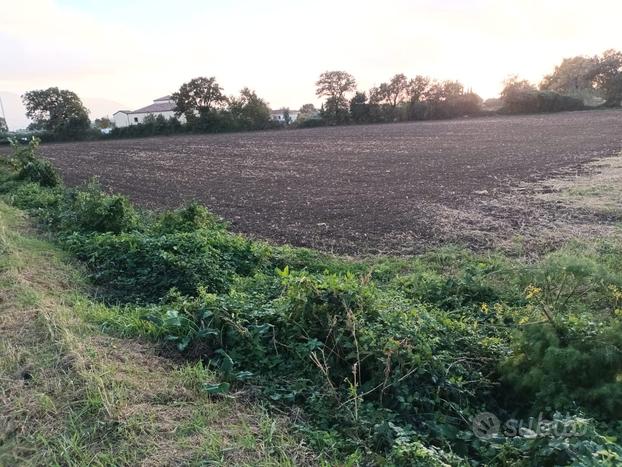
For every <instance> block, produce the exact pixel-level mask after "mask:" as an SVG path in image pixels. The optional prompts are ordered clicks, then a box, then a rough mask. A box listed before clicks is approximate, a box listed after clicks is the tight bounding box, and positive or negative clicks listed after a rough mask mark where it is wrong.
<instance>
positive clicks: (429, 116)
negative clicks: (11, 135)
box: [0, 50, 622, 140]
mask: <svg viewBox="0 0 622 467" xmlns="http://www.w3.org/2000/svg"><path fill="white" fill-rule="evenodd" d="M315 87H316V92H315V94H316V96H317V97H318V98H321V99H322V100H323V101H322V105H321V107H320V109H316V108H315V106H314V105H313V104H305V105H304V106H302V107H301V108H300V110H299V111H298V114H297V117H298V118H297V119H296V120H295V122H293V121H292V119H290V118H289V111H288V109H285V110H284V115H285V119H284V121H283V122H275V121H273V120H272V118H271V111H270V107H269V106H268V103H267V102H266V101H265V100H264V99H262V98H260V97H259V96H258V95H257V93H256V92H255V91H253V90H251V89H249V88H244V89H242V90H241V91H240V93H239V95H237V96H227V95H226V94H225V92H224V90H223V88H222V87H221V85H220V84H219V83H218V82H217V81H216V79H215V78H214V77H197V78H194V79H192V80H190V81H188V82H186V83H184V84H182V85H181V86H180V88H179V89H178V90H177V91H176V92H175V93H173V94H172V98H173V100H174V101H175V105H176V111H175V117H174V118H170V119H166V118H164V117H162V116H161V115H160V116H154V115H150V116H148V117H147V118H145V120H144V122H143V123H141V124H138V125H131V126H129V127H124V128H114V124H113V122H111V121H110V119H108V118H100V119H96V120H95V121H94V122H91V121H90V119H89V111H88V109H87V108H86V107H85V106H84V104H83V103H82V101H81V100H80V98H79V97H78V95H77V94H76V93H74V92H72V91H69V90H62V89H59V88H56V87H52V88H48V89H43V90H34V91H29V92H27V93H26V94H24V95H23V96H22V100H23V102H24V106H25V108H26V116H27V117H28V118H29V119H31V120H32V123H31V125H30V126H29V128H28V129H29V130H31V131H34V132H38V133H39V135H40V137H42V139H44V140H74V139H85V138H96V137H131V136H150V135H157V134H173V133H182V132H197V133H204V132H227V131H250V130H265V129H271V128H278V127H282V126H293V127H308V126H321V125H343V124H362V123H388V122H397V121H413V120H433V119H447V118H456V117H462V116H475V115H483V114H487V113H541V112H558V111H564V110H581V109H584V108H591V107H595V106H602V107H619V106H620V104H621V102H622V52H620V51H616V50H607V51H605V52H604V53H603V54H601V55H596V56H593V57H584V56H579V57H573V58H567V59H564V60H563V61H562V62H561V64H559V65H558V66H557V67H556V68H555V70H554V71H553V73H551V74H550V75H547V76H545V77H544V79H543V80H542V81H541V82H540V83H539V84H538V85H536V84H534V83H530V82H529V81H526V80H523V79H520V78H519V77H517V76H513V77H510V78H508V79H507V80H506V82H505V83H504V87H503V90H502V92H501V94H500V97H499V98H498V99H489V100H488V101H483V99H482V98H481V97H480V96H478V95H477V94H476V93H474V92H473V91H472V90H468V89H465V87H464V86H463V85H462V84H461V83H460V82H458V81H438V80H434V79H431V78H429V77H426V76H421V75H417V76H414V77H412V78H409V77H407V76H406V75H405V74H403V73H398V74H396V75H394V76H393V77H391V78H390V79H389V80H387V81H386V82H383V83H381V84H379V85H377V86H374V87H372V88H371V89H369V90H360V89H359V88H358V87H357V82H356V79H355V78H354V76H352V75H351V74H350V73H347V72H345V71H327V72H324V73H322V74H321V75H320V77H319V79H318V80H317V82H316V83H315ZM182 116H183V117H184V119H183V120H184V123H182V122H181V121H180V118H181V117H182ZM106 128H110V129H111V132H110V134H109V135H102V134H101V131H100V130H101V129H106ZM7 131H8V129H7V128H6V122H4V121H0V134H2V133H6V132H7Z"/></svg>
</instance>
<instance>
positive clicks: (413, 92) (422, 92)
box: [407, 75, 432, 104]
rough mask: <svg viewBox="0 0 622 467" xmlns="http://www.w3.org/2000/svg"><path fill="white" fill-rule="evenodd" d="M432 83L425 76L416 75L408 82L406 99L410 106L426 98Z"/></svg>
mask: <svg viewBox="0 0 622 467" xmlns="http://www.w3.org/2000/svg"><path fill="white" fill-rule="evenodd" d="M431 84H432V81H431V80H430V78H428V77H427V76H421V75H417V76H415V77H414V78H413V79H411V80H410V81H409V82H408V89H407V92H408V98H409V100H410V102H411V103H412V104H414V103H415V102H419V101H421V100H422V99H424V98H425V97H426V96H427V93H428V92H429V90H430V85H431Z"/></svg>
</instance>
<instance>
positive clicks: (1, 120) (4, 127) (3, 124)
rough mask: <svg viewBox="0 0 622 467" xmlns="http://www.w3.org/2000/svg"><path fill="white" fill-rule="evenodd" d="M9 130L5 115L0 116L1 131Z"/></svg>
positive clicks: (6, 131)
mask: <svg viewBox="0 0 622 467" xmlns="http://www.w3.org/2000/svg"><path fill="white" fill-rule="evenodd" d="M8 132H9V127H8V125H7V124H6V120H5V119H4V117H0V133H8Z"/></svg>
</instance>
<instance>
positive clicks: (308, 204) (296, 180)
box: [42, 111, 622, 254]
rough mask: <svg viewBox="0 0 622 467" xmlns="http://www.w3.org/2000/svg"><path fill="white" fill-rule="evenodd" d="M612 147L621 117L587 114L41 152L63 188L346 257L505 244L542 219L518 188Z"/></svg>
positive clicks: (620, 132)
mask: <svg viewBox="0 0 622 467" xmlns="http://www.w3.org/2000/svg"><path fill="white" fill-rule="evenodd" d="M621 149H622V112H620V111H589V112H572V113H561V114H555V115H542V116H533V115H531V116H518V117H494V118H481V119H462V120H453V121H442V122H416V123H401V124H389V125H370V126H351V127H337V128H316V129H308V130H297V131H272V132H257V133H241V134H221V135H189V136H175V137H157V138H148V139H133V140H113V141H105V142H88V143H68V144H52V145H46V146H44V147H42V153H43V155H44V156H46V157H48V158H50V159H51V160H52V161H53V163H54V164H55V165H56V166H57V167H58V168H59V169H60V170H61V172H62V174H63V176H64V178H65V180H66V182H67V183H69V184H78V183H82V182H84V181H86V180H87V179H88V178H90V177H92V176H97V177H99V179H100V181H101V183H102V185H104V186H105V187H108V188H110V189H112V190H114V191H117V192H121V193H124V194H127V195H128V196H129V197H130V198H131V199H132V200H134V201H135V202H137V203H139V204H141V205H144V206H147V207H151V208H161V207H176V206H179V205H181V204H183V203H185V202H187V201H189V200H193V199H196V200H199V201H201V202H202V203H204V204H206V205H207V206H208V207H209V209H211V210H212V211H213V212H215V213H217V214H219V215H220V216H222V217H223V218H225V219H226V220H228V221H229V222H230V223H231V226H232V229H233V230H235V231H238V232H243V233H246V234H251V235H252V236H255V237H258V238H264V239H269V240H271V241H273V242H278V243H291V244H294V245H298V246H310V247H316V248H320V249H324V250H330V251H336V252H340V253H351V254H352V253H377V252H400V253H409V252H413V251H419V250H421V249H422V248H424V247H426V246H429V245H435V244H439V243H443V242H447V241H457V242H461V241H463V242H466V243H468V244H470V245H471V246H475V247H478V246H488V244H489V243H490V238H489V235H488V234H487V233H486V232H489V233H490V232H492V234H494V235H506V236H507V235H509V234H510V233H511V232H501V230H504V229H508V228H509V229H515V232H514V233H516V232H520V230H521V228H523V227H524V226H525V225H532V224H534V222H536V221H537V219H534V218H533V211H532V210H531V209H530V208H529V207H528V206H527V204H526V203H527V202H526V201H524V200H523V198H521V195H520V193H522V192H521V191H517V190H516V188H517V187H518V186H519V185H522V184H524V183H525V182H535V181H539V180H544V179H547V178H550V177H553V176H556V175H559V174H561V173H564V174H568V173H571V172H572V171H578V170H581V167H582V165H583V164H584V163H585V162H587V161H590V160H594V159H596V158H600V157H605V156H612V155H616V154H618V153H619V152H620V150H621ZM523 191H524V190H523ZM508 196H510V198H508ZM500 199H505V200H506V202H503V203H500V202H498V200H500ZM508 199H509V200H510V201H509V202H507V200H508ZM452 213H453V214H452ZM562 214H563V215H568V213H561V214H560V215H562ZM547 215H548V216H549V217H551V216H552V217H553V218H555V216H556V211H555V209H553V210H549V211H547ZM486 219H488V220H490V219H492V221H491V223H490V225H483V223H484V224H485V223H488V221H487V220H486ZM474 230H475V231H479V232H484V234H483V237H481V238H479V237H478V236H477V235H475V236H474V235H472V233H473V231H474ZM462 231H464V232H467V231H468V232H470V233H468V234H467V233H465V235H461V232H462ZM492 234H491V235H492Z"/></svg>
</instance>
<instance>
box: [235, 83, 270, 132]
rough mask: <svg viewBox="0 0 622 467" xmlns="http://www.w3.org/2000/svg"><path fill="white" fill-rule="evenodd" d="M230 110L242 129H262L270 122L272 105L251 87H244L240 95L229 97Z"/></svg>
mask: <svg viewBox="0 0 622 467" xmlns="http://www.w3.org/2000/svg"><path fill="white" fill-rule="evenodd" d="M229 111H230V112H231V115H232V117H233V119H234V120H235V121H236V123H237V125H238V126H239V127H240V128H241V129H246V130H260V129H263V128H267V127H268V126H269V124H270V107H268V104H267V103H266V102H265V101H264V100H263V99H261V98H260V97H259V96H257V94H256V93H255V91H251V90H250V89H249V88H244V89H242V90H241V91H240V97H237V98H236V97H231V98H229Z"/></svg>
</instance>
